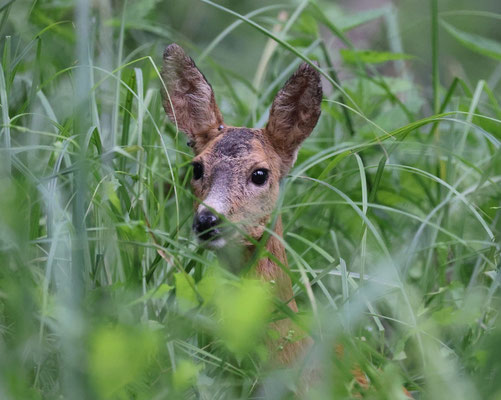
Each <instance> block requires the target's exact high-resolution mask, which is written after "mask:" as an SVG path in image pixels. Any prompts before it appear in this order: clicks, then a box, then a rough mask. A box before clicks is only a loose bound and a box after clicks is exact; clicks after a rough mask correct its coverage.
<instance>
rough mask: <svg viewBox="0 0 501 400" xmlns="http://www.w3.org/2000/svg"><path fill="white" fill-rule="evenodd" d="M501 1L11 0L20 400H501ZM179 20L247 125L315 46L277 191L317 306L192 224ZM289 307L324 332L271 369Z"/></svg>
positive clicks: (4, 190) (5, 306) (4, 257)
mask: <svg viewBox="0 0 501 400" xmlns="http://www.w3.org/2000/svg"><path fill="white" fill-rule="evenodd" d="M500 22H501V5H500V4H499V2H498V1H496V0H480V1H474V0H460V1H452V0H429V1H412V0H400V1H394V2H391V1H384V0H373V1H331V0H297V1H296V0H284V1H283V2H276V3H275V2H270V1H265V0H253V1H251V0H241V1H231V0H218V1H216V0H213V1H212V0H185V1H174V0H166V1H159V0H135V1H133V0H129V1H125V0H124V1H118V0H116V1H115V0H95V1H86V0H38V1H37V0H33V1H30V0H3V1H2V2H1V3H0V103H1V109H0V113H1V116H0V118H1V121H2V122H1V127H0V129H1V130H0V399H8V400H11V399H12V400H18V399H23V400H24V399H71V400H80V399H81V400H84V399H85V400H87V399H148V400H153V399H155V400H157V399H158V400H160V399H257V398H266V399H290V398H297V397H299V398H305V399H319V400H320V399H351V398H367V399H381V400H388V399H391V400H393V399H395V400H397V399H406V398H407V397H406V395H405V393H404V390H403V387H405V388H406V389H407V390H408V391H409V392H410V393H411V394H412V396H413V397H414V398H415V399H458V400H460V399H464V400H476V399H492V400H500V399H501V361H500V360H501V321H500V320H499V315H498V313H499V312H498V310H499V307H500V304H501V299H500V288H499V286H500V283H501V273H500V267H501V266H500V256H501V253H500V250H501V245H500V234H501V209H500V207H501V184H500V182H501V151H500V144H501V105H500V101H501V95H500V93H501V92H500V89H501V25H500ZM173 42H175V43H178V44H180V45H181V46H183V47H184V49H185V50H186V51H187V52H188V53H189V54H190V55H191V56H192V57H193V59H194V60H195V62H196V63H197V65H198V67H199V68H200V69H201V70H202V71H203V72H204V74H205V75H206V76H207V78H208V79H209V81H210V82H211V84H212V86H213V88H214V92H215V94H216V98H217V101H218V104H219V106H220V108H221V111H222V113H223V115H224V116H225V120H226V122H227V123H228V124H231V125H234V126H248V127H257V128H258V127H263V126H264V124H266V121H267V119H268V113H269V108H270V105H271V102H272V100H273V98H274V96H275V94H276V92H277V91H278V90H279V89H280V87H281V86H282V85H283V83H284V82H285V80H286V79H287V78H288V76H290V75H291V74H292V72H293V71H294V70H295V69H296V68H297V66H298V65H299V64H300V62H302V61H306V62H310V63H311V62H314V61H315V62H318V66H319V67H318V68H319V71H320V73H321V75H322V82H323V89H324V98H323V101H322V115H321V117H320V120H319V123H318V125H317V126H316V128H315V130H314V131H313V134H312V135H311V137H310V138H308V139H307V140H306V142H305V143H304V145H303V146H302V148H301V150H300V152H299V154H298V159H297V161H296V163H295V166H294V168H293V169H292V170H291V171H290V174H289V175H288V176H287V178H286V179H284V180H283V182H282V191H281V196H280V200H279V204H278V206H277V207H276V210H275V215H281V217H282V220H283V223H284V238H283V242H284V245H285V247H286V249H287V255H288V263H289V268H290V271H291V277H292V280H293V284H294V295H295V299H296V301H297V302H298V305H299V310H300V312H299V313H298V315H292V316H291V315H288V314H287V310H286V307H284V305H283V304H281V303H280V302H279V301H277V299H272V298H268V297H267V296H265V295H263V289H262V287H261V286H259V285H258V286H256V285H255V284H253V283H252V280H250V279H249V278H248V275H247V274H246V272H248V271H249V270H252V268H253V267H254V266H255V264H256V262H257V261H258V260H257V259H253V260H252V261H253V263H251V264H250V265H247V264H246V265H242V266H241V268H237V269H236V270H233V269H232V270H229V269H227V268H225V267H224V266H222V265H220V262H219V261H218V258H217V257H216V256H215V254H214V252H212V251H210V250H205V249H203V248H200V247H199V246H198V245H197V242H196V240H195V237H194V235H193V233H192V231H191V225H192V219H193V203H194V201H195V200H196V199H195V198H194V196H193V195H192V193H191V190H190V180H191V177H192V169H191V165H190V160H191V158H192V149H191V148H190V147H189V146H188V145H187V139H186V136H185V135H184V134H183V133H182V132H179V131H178V130H177V129H176V126H175V125H174V124H172V123H171V122H169V120H168V118H167V116H166V115H165V112H164V110H163V108H162V98H161V87H162V81H161V78H160V70H161V64H162V52H163V49H164V47H165V46H166V45H168V44H170V43H173ZM260 255H261V256H263V257H265V256H266V254H265V253H263V252H261V253H260ZM237 264H238V263H237ZM285 315H288V316H289V317H291V318H293V319H294V320H295V322H296V323H297V324H298V325H300V326H301V327H302V328H303V329H304V330H305V331H306V332H308V334H309V335H310V336H311V337H312V338H313V339H314V345H313V346H312V348H311V349H310V350H309V352H308V354H307V356H306V358H305V359H304V360H301V361H300V362H298V363H297V364H296V365H294V366H292V367H291V368H273V367H272V366H270V363H269V362H268V360H269V357H270V355H269V354H268V352H267V350H266V348H265V347H264V346H263V337H264V336H266V335H270V334H272V333H270V332H268V328H267V327H268V323H269V322H270V321H272V320H277V319H281V318H284V316H285ZM291 340H292V339H291ZM341 346H342V347H343V349H344V350H343V351H342V353H343V354H340V353H341V351H340V350H339V349H340V347H341ZM312 365H313V366H315V368H318V369H319V370H321V371H322V373H321V377H320V378H317V379H316V380H315V381H314V383H312V384H311V385H310V387H309V388H308V389H307V390H306V389H304V381H303V378H302V377H303V376H304V371H305V369H307V368H308V367H309V366H312ZM354 366H358V367H360V370H361V371H363V373H364V374H365V375H366V377H367V379H368V380H369V381H370V385H369V386H368V387H365V386H364V385H360V383H359V382H357V380H356V379H355V378H354V375H353V368H354Z"/></svg>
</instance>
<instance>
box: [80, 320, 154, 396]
mask: <svg viewBox="0 0 501 400" xmlns="http://www.w3.org/2000/svg"><path fill="white" fill-rule="evenodd" d="M157 339H158V338H157V336H156V334H155V333H153V332H151V331H149V330H145V329H139V328H132V327H125V326H117V327H105V328H100V329H97V330H96V332H95V333H94V334H93V335H92V338H91V343H90V356H89V365H90V369H89V371H90V372H91V378H92V381H93V383H94V386H95V388H96V390H97V392H98V393H100V394H101V396H102V397H103V398H107V397H110V396H113V395H116V394H119V393H121V394H125V390H126V387H127V386H128V385H129V384H131V383H135V382H136V383H137V382H138V380H141V379H142V377H143V376H144V374H145V373H146V371H147V369H148V367H149V366H150V365H151V362H152V361H153V357H154V354H155V353H156V352H157V350H158V340H157Z"/></svg>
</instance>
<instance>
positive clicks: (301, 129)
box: [265, 63, 322, 176]
mask: <svg viewBox="0 0 501 400" xmlns="http://www.w3.org/2000/svg"><path fill="white" fill-rule="evenodd" d="M321 101H322V84H321V82H320V75H319V73H318V72H317V70H316V69H315V68H313V67H312V66H311V65H309V64H307V63H302V64H301V65H300V66H299V68H298V69H297V71H296V72H295V73H294V75H292V76H291V77H290V78H289V80H288V81H287V82H286V84H285V85H284V87H283V88H282V89H281V90H280V91H279V92H278V94H277V96H276V97H275V100H273V104H272V106H271V111H270V119H269V121H268V124H267V125H266V128H265V133H266V135H267V136H268V138H269V140H270V141H271V144H272V145H273V147H274V149H275V151H276V152H277V153H278V155H279V156H280V157H281V158H282V171H281V172H282V176H284V175H285V174H286V173H287V172H288V171H289V169H290V168H291V167H292V165H293V164H294V162H295V161H296V156H297V152H298V150H299V146H300V145H301V143H302V142H303V140H305V139H306V138H307V137H308V136H309V135H310V133H311V131H312V130H313V128H314V127H315V125H316V124H317V121H318V118H319V117H320V103H321Z"/></svg>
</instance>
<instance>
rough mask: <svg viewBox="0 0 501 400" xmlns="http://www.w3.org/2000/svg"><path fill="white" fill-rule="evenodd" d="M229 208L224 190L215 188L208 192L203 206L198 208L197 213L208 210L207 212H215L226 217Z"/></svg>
mask: <svg viewBox="0 0 501 400" xmlns="http://www.w3.org/2000/svg"><path fill="white" fill-rule="evenodd" d="M229 208H230V207H229V202H228V199H227V196H226V190H221V188H220V187H217V186H216V187H214V188H212V190H211V191H210V192H209V195H208V196H207V197H206V198H205V200H204V201H203V204H200V205H199V206H198V209H197V212H198V213H200V212H202V211H204V210H207V209H208V210H209V211H215V212H216V213H218V214H222V215H226V214H227V212H228V211H229Z"/></svg>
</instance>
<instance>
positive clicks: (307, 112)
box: [162, 44, 322, 365]
mask: <svg viewBox="0 0 501 400" xmlns="http://www.w3.org/2000/svg"><path fill="white" fill-rule="evenodd" d="M162 78H163V81H164V83H165V87H166V88H167V91H168V95H167V93H163V95H164V96H163V97H164V99H163V106H164V108H165V111H166V113H167V115H168V116H169V118H170V119H171V121H172V122H174V123H176V124H177V126H178V127H179V129H180V130H182V131H184V132H185V133H186V134H187V135H188V137H189V140H190V145H191V147H193V150H194V152H195V157H194V158H193V163H192V164H193V179H192V186H193V191H194V194H195V196H196V197H197V199H199V200H200V202H201V203H200V204H199V205H198V207H197V209H196V213H195V218H194V222H193V230H194V231H195V233H196V234H197V237H198V239H199V240H200V241H201V242H202V243H203V245H205V246H206V247H209V248H213V249H220V248H222V247H224V246H225V245H226V244H227V243H228V242H229V241H231V242H232V243H240V244H241V245H242V246H244V247H245V248H246V250H248V251H245V253H246V254H247V255H248V256H250V255H251V254H252V251H253V245H252V243H250V242H249V241H248V240H246V239H245V238H246V237H251V238H253V239H255V240H259V239H261V237H262V236H263V233H264V232H265V228H266V225H267V223H268V222H269V220H270V215H271V213H272V211H273V208H274V206H275V203H276V202H277V199H278V194H279V184H280V180H281V179H283V178H284V177H285V176H286V174H287V173H288V171H289V170H290V168H291V167H292V165H293V164H294V161H295V160H296V156H297V152H298V150H299V146H300V145H301V143H302V142H303V141H304V140H305V139H306V138H307V137H308V136H309V135H310V133H311V131H312V130H313V128H314V127H315V125H316V124H317V121H318V118H319V116H320V103H321V101H322V86H321V83H320V75H319V74H318V72H317V71H316V70H315V68H313V67H312V66H310V65H308V64H306V63H303V64H301V65H300V66H299V68H298V69H297V71H296V72H295V73H294V74H293V75H292V76H291V77H290V78H289V80H288V81H287V83H286V84H285V86H284V87H283V88H282V89H281V90H280V91H279V92H278V94H277V96H276V97H275V100H274V101H273V105H272V107H271V111H270V116H269V121H268V123H267V125H266V127H265V128H263V129H250V128H241V127H233V126H228V125H226V124H225V123H224V121H223V117H222V116H221V112H220V111H219V108H218V106H217V104H216V101H215V98H214V92H213V90H212V87H211V85H210V84H209V82H207V80H206V79H205V77H204V75H203V74H202V73H201V72H200V71H199V70H198V68H197V67H196V65H195V63H194V62H193V60H192V59H191V58H190V57H188V56H187V55H186V54H185V52H184V51H183V49H182V48H181V47H180V46H178V45H176V44H171V45H169V46H168V47H167V48H166V49H165V51H164V55H163V68H162ZM164 92H165V90H164ZM221 216H223V217H224V219H226V220H228V221H230V222H233V223H236V224H239V226H241V229H242V231H243V233H245V234H238V232H229V231H228V230H225V227H224V226H221ZM275 232H276V234H277V235H279V236H281V235H282V225H281V221H280V218H278V220H277V221H276V224H275ZM241 233H242V232H241ZM266 248H267V250H268V252H269V253H270V254H272V255H273V256H274V257H276V259H277V260H279V261H280V263H282V265H287V257H286V255H285V248H284V246H283V244H282V243H281V241H280V240H278V239H277V238H276V237H274V236H271V237H270V238H269V239H268V241H267V243H266ZM255 273H256V274H257V275H258V277H260V278H261V279H264V280H266V281H274V283H275V284H274V288H275V290H276V292H275V293H276V295H277V296H278V297H279V298H280V299H281V300H282V301H284V302H288V306H289V307H290V308H291V310H292V311H294V312H297V306H296V302H295V300H294V299H293V291H292V284H291V280H290V277H289V275H288V274H287V273H286V272H285V271H284V270H283V269H282V268H281V267H279V266H278V265H277V264H276V263H275V262H273V261H272V260H271V259H270V258H263V259H261V260H260V261H259V263H258V265H257V267H256V272H255ZM273 328H274V329H275V330H277V331H278V332H279V333H280V336H281V339H279V340H271V339H270V340H269V343H268V347H269V349H270V352H271V355H272V360H273V361H274V362H275V363H279V364H284V365H287V364H290V363H292V362H293V361H294V360H295V359H296V358H297V357H298V356H299V355H300V354H301V353H302V349H303V348H304V347H305V346H306V345H307V343H308V342H310V341H311V340H310V339H308V338H305V339H302V340H297V341H292V340H287V339H286V338H287V337H290V335H291V333H293V332H294V329H293V325H292V321H291V320H290V319H284V320H281V321H277V322H274V323H273Z"/></svg>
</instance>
